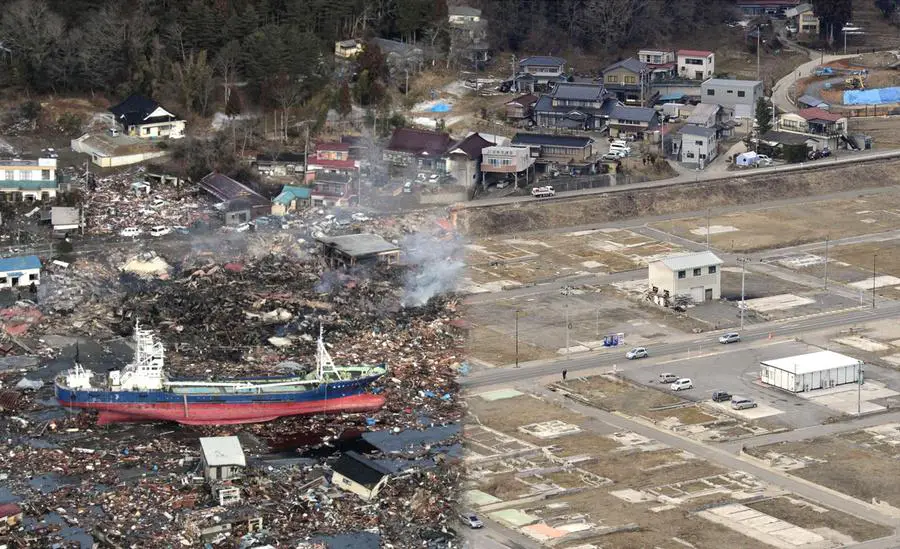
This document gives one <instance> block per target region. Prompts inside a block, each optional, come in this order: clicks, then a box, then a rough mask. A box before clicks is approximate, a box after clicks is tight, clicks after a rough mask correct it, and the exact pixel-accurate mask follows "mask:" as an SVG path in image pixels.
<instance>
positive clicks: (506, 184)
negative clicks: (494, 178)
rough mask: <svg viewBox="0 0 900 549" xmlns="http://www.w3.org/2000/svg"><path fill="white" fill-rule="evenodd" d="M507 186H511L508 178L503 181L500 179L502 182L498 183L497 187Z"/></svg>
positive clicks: (503, 187)
mask: <svg viewBox="0 0 900 549" xmlns="http://www.w3.org/2000/svg"><path fill="white" fill-rule="evenodd" d="M507 187H509V181H507V180H505V179H504V180H503V181H500V182H498V183H497V188H498V189H505V188H507Z"/></svg>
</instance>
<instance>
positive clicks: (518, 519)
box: [488, 509, 540, 528]
mask: <svg viewBox="0 0 900 549" xmlns="http://www.w3.org/2000/svg"><path fill="white" fill-rule="evenodd" d="M488 516H489V517H490V518H492V519H493V520H496V521H497V522H502V523H504V524H506V525H508V526H512V527H513V528H522V527H523V526H528V525H529V524H534V523H536V522H537V521H539V520H540V519H539V518H538V517H536V516H534V515H529V514H528V513H526V512H525V511H522V510H521V509H504V510H502V511H494V512H492V513H489V514H488Z"/></svg>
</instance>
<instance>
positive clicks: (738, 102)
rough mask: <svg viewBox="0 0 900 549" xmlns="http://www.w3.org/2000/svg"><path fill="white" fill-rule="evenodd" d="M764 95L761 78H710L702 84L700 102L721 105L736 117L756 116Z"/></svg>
mask: <svg viewBox="0 0 900 549" xmlns="http://www.w3.org/2000/svg"><path fill="white" fill-rule="evenodd" d="M762 96H763V83H762V82H761V81H759V80H729V79H725V78H710V79H709V80H705V81H704V82H703V83H702V84H700V102H701V103H714V104H716V105H720V106H721V107H722V109H723V110H725V111H727V113H728V114H730V115H731V116H732V117H734V118H754V117H755V116H756V103H757V101H759V98H760V97H762Z"/></svg>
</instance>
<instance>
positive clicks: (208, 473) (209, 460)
mask: <svg viewBox="0 0 900 549" xmlns="http://www.w3.org/2000/svg"><path fill="white" fill-rule="evenodd" d="M200 450H201V455H200V462H201V463H202V465H203V476H204V477H205V478H206V481H207V482H219V481H223V480H234V479H238V478H241V477H243V476H244V467H246V466H247V459H246V458H245V457H244V449H243V448H241V441H240V440H238V437H203V438H201V439H200Z"/></svg>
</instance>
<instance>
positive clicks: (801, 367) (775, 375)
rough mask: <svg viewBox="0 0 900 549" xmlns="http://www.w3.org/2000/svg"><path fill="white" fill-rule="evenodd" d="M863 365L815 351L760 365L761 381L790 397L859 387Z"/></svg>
mask: <svg viewBox="0 0 900 549" xmlns="http://www.w3.org/2000/svg"><path fill="white" fill-rule="evenodd" d="M863 364H864V363H863V361H861V360H858V359H855V358H853V357H851V356H846V355H842V354H839V353H835V352H833V351H818V352H816V353H808V354H805V355H797V356H790V357H786V358H778V359H775V360H767V361H764V362H760V363H759V365H760V379H761V380H762V382H763V383H765V384H767V385H772V386H773V387H778V388H779V389H784V390H785V391H790V392H792V393H802V392H805V391H814V390H816V389H828V388H831V387H834V386H836V385H844V384H846V383H859V382H860V380H861V378H862V367H863Z"/></svg>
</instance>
